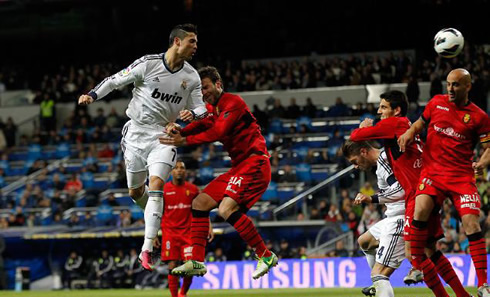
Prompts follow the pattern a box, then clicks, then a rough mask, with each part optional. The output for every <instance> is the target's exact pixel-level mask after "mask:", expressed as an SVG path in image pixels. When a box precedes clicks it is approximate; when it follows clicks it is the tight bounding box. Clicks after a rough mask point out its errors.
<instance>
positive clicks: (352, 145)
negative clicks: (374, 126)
mask: <svg viewBox="0 0 490 297" xmlns="http://www.w3.org/2000/svg"><path fill="white" fill-rule="evenodd" d="M378 147H379V146H378V144H377V142H375V141H373V140H363V141H352V140H350V139H349V140H346V141H345V142H344V144H343V145H342V154H343V155H344V157H345V158H347V159H349V158H350V157H352V156H357V155H360V154H361V149H363V148H365V149H367V150H368V151H369V150H371V149H373V148H378Z"/></svg>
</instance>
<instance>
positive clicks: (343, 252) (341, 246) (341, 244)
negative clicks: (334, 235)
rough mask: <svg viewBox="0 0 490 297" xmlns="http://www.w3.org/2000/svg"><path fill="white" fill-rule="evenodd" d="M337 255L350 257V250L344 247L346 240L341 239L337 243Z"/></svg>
mask: <svg viewBox="0 0 490 297" xmlns="http://www.w3.org/2000/svg"><path fill="white" fill-rule="evenodd" d="M335 256H337V257H349V252H348V251H347V249H346V248H345V247H344V241H343V240H339V241H337V242H336V243H335Z"/></svg>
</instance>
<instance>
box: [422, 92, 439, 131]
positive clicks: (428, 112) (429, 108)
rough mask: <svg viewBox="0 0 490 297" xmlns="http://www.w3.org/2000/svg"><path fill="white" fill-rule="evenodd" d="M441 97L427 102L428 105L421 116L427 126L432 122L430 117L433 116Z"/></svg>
mask: <svg viewBox="0 0 490 297" xmlns="http://www.w3.org/2000/svg"><path fill="white" fill-rule="evenodd" d="M438 98H439V97H437V96H436V97H434V98H432V99H431V100H429V102H427V105H426V106H425V108H424V112H423V113H422V115H421V116H420V117H421V118H422V120H423V121H424V123H425V124H426V125H427V123H429V122H430V117H431V115H432V110H433V109H434V105H435V102H436V101H437V99H438Z"/></svg>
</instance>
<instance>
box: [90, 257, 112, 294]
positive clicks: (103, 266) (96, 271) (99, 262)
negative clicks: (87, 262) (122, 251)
mask: <svg viewBox="0 0 490 297" xmlns="http://www.w3.org/2000/svg"><path fill="white" fill-rule="evenodd" d="M113 266H114V257H112V256H111V255H109V252H108V251H107V250H106V249H103V250H102V252H101V255H100V256H99V257H98V258H97V259H95V260H94V261H93V262H92V267H91V270H90V273H89V276H88V287H89V288H94V287H95V285H96V282H95V281H96V280H97V281H98V288H99V289H100V288H110V287H111V286H112V268H113Z"/></svg>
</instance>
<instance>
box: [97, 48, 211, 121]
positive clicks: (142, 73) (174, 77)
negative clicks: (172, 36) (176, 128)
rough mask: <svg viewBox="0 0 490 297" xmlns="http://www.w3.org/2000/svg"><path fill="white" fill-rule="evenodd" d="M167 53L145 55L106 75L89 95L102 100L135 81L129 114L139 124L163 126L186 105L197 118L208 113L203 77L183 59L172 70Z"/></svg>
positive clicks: (173, 118) (128, 109)
mask: <svg viewBox="0 0 490 297" xmlns="http://www.w3.org/2000/svg"><path fill="white" fill-rule="evenodd" d="M163 57H164V54H157V55H146V56H143V57H142V58H140V59H138V60H136V61H135V62H134V63H133V64H131V65H130V66H129V67H127V68H125V69H123V70H122V71H120V72H118V73H117V74H114V75H112V76H110V77H107V78H106V79H104V80H103V81H102V82H101V83H100V84H98V85H97V86H96V87H95V88H94V89H93V90H92V91H90V92H89V95H91V96H92V97H95V98H94V99H96V100H99V99H101V98H103V97H104V96H106V95H107V94H109V93H110V92H112V91H113V90H114V89H117V88H120V87H123V86H126V85H128V84H130V83H133V84H134V89H133V98H132V99H131V101H130V102H129V105H128V108H127V109H126V114H127V116H128V117H129V118H130V119H131V120H132V121H133V122H135V123H136V124H137V125H140V126H147V127H164V126H166V125H167V124H168V123H169V122H175V120H176V119H177V118H178V116H179V112H180V111H181V110H183V109H188V110H191V111H192V112H193V113H194V116H195V119H200V118H203V117H204V116H205V115H206V107H205V105H204V102H203V101H202V93H201V79H200V78H199V74H198V73H197V71H196V69H194V67H192V66H191V65H190V64H189V63H187V62H184V65H183V66H182V68H180V69H179V70H177V71H174V72H172V71H171V70H170V69H169V68H168V66H167V65H166V63H165V59H164V58H163Z"/></svg>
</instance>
